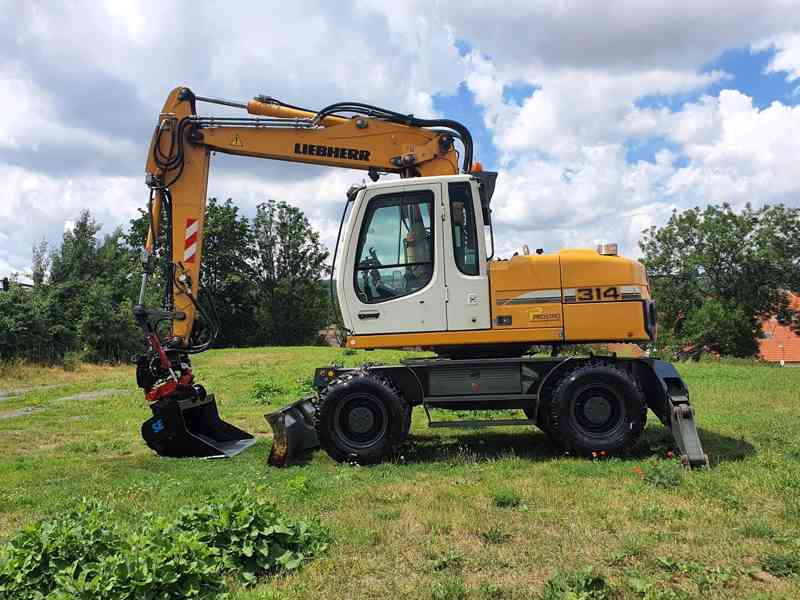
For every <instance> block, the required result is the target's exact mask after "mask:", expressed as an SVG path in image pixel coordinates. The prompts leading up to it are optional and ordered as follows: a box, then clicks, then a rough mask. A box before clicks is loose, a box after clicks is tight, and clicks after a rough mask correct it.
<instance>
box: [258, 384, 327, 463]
mask: <svg viewBox="0 0 800 600" xmlns="http://www.w3.org/2000/svg"><path fill="white" fill-rule="evenodd" d="M314 400H315V398H314V397H313V396H311V397H309V398H304V399H303V400H298V401H297V402H294V403H293V404H290V405H289V406H284V407H283V408H281V409H280V410H278V411H276V412H274V413H269V414H267V415H264V417H265V418H266V419H267V423H269V426H270V427H272V451H271V452H270V453H269V458H268V459H267V463H268V464H270V465H272V466H273V467H284V466H287V465H290V464H292V463H294V462H296V461H297V459H298V458H299V457H300V456H301V455H302V454H303V453H305V452H306V451H308V450H312V449H313V448H318V447H319V440H318V439H317V430H316V429H315V427H314V418H315V416H316V414H317V405H316V404H314Z"/></svg>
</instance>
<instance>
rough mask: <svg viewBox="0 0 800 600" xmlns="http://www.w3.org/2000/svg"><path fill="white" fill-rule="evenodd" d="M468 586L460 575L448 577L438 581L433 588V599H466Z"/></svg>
mask: <svg viewBox="0 0 800 600" xmlns="http://www.w3.org/2000/svg"><path fill="white" fill-rule="evenodd" d="M466 597H467V588H466V587H464V582H463V581H462V580H461V578H460V577H448V578H447V579H443V580H441V581H437V582H436V583H435V584H434V585H433V589H432V590H431V600H465V599H466Z"/></svg>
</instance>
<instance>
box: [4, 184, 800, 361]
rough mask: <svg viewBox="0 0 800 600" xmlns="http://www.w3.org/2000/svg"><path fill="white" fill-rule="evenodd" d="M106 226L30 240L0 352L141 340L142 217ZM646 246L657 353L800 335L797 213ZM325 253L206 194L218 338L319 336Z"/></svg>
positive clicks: (22, 353) (282, 206) (305, 238)
mask: <svg viewBox="0 0 800 600" xmlns="http://www.w3.org/2000/svg"><path fill="white" fill-rule="evenodd" d="M99 230H100V226H99V224H98V223H96V222H95V221H94V219H92V217H91V215H90V213H89V212H88V211H84V212H82V213H81V215H80V217H79V218H78V220H77V221H76V223H75V225H74V227H72V228H71V229H69V230H68V231H66V232H65V233H64V236H63V240H62V242H61V245H60V246H59V247H58V248H55V249H54V250H52V251H50V250H49V249H48V248H47V245H46V244H45V243H42V244H40V245H38V246H37V247H35V248H34V249H33V264H32V268H31V278H32V280H33V286H32V287H30V288H27V287H23V286H22V285H15V284H12V285H11V286H10V289H9V290H8V291H7V292H5V293H1V294H0V360H8V359H14V358H22V359H28V360H33V361H40V362H59V361H62V360H63V359H64V356H65V355H69V354H70V353H74V354H77V355H78V356H79V357H80V358H81V359H83V360H88V361H95V362H106V361H110V362H117V361H124V360H127V359H128V357H129V356H130V355H132V354H133V353H135V352H136V351H138V350H139V349H140V347H141V335H140V333H139V331H138V329H137V328H136V326H135V324H134V321H133V317H132V312H131V311H132V307H133V302H134V299H135V298H136V295H137V293H138V289H139V281H140V275H141V269H142V266H141V262H140V252H141V248H142V246H143V244H144V240H145V237H146V234H147V231H148V221H147V217H146V214H144V213H142V215H141V216H140V217H139V218H137V219H134V220H132V221H131V223H130V226H129V228H128V230H127V231H123V230H122V229H117V230H115V231H114V232H113V233H111V234H110V235H107V236H105V237H104V238H103V239H102V240H98V238H97V234H98V232H99ZM163 231H164V228H163V227H162V235H163ZM164 241H165V240H163V239H162V241H161V243H160V244H159V248H160V250H159V253H163V252H164V248H165V247H166V244H165V243H164ZM639 245H640V248H641V251H642V255H643V256H642V262H643V263H644V264H645V266H646V267H647V271H648V274H649V278H650V282H651V287H652V293H653V296H654V298H655V299H656V302H657V307H658V310H659V341H658V344H657V350H659V351H660V352H661V353H663V354H666V355H672V356H674V355H682V354H686V353H687V352H689V353H698V352H703V351H709V352H714V353H717V354H720V355H730V356H739V357H749V356H754V355H756V354H757V353H758V339H759V338H760V337H762V334H763V332H762V331H761V322H762V321H763V320H764V319H766V318H770V317H772V316H777V318H778V320H779V321H780V322H781V323H782V324H784V325H787V326H789V327H791V328H793V329H794V330H795V331H798V332H800V313H798V312H797V311H793V310H792V309H791V306H790V305H789V302H788V292H794V293H800V209H798V208H789V207H786V206H783V205H775V206H764V207H762V208H760V209H753V208H752V207H751V206H749V205H748V206H746V207H745V208H744V209H743V210H741V211H738V212H737V211H735V210H734V209H733V208H731V207H730V206H729V205H727V204H722V205H719V206H714V205H711V206H707V207H706V208H703V209H700V208H693V209H689V210H686V211H683V212H677V211H676V212H674V213H673V215H672V216H671V218H670V219H669V221H668V222H667V223H666V224H665V225H664V226H663V227H652V228H650V229H648V230H646V231H644V232H643V237H642V240H641V242H640V244H639ZM162 256H163V254H162ZM327 259H328V252H327V250H325V248H324V247H323V246H322V244H321V243H320V241H319V234H318V233H317V232H316V231H314V230H313V228H312V227H311V226H310V225H309V223H308V220H307V219H306V217H305V216H304V215H303V213H302V212H301V211H300V210H299V209H297V208H295V207H292V206H290V205H288V204H286V203H284V202H276V201H274V200H270V201H268V202H266V203H264V204H261V205H259V206H258V208H257V210H256V215H255V217H254V218H253V219H248V218H247V217H246V216H244V215H243V214H241V213H240V212H239V210H238V208H237V207H236V206H234V205H233V202H232V201H231V200H230V199H228V200H226V201H225V202H218V201H217V200H216V199H214V198H212V199H210V200H209V202H208V205H207V207H206V220H205V244H204V254H203V264H202V268H201V272H200V287H201V300H202V301H204V302H206V303H209V302H210V304H211V305H213V306H214V307H216V310H215V311H214V312H215V313H216V315H217V317H218V319H219V321H220V325H221V335H220V336H219V338H218V339H217V340H216V343H215V346H216V347H232V346H263V345H302V344H311V343H315V342H317V341H318V332H319V330H320V329H322V328H323V327H325V326H326V325H328V324H330V323H333V322H334V321H335V320H336V319H335V316H334V314H333V310H332V308H331V305H330V301H329V290H328V285H327V275H328V274H329V267H328V265H327V263H326V261H327ZM154 279H155V281H153V284H152V285H150V287H149V288H148V304H149V305H151V306H158V305H160V302H161V291H160V290H161V289H162V287H163V286H162V285H161V281H163V274H161V273H160V272H158V271H156V272H155V273H154Z"/></svg>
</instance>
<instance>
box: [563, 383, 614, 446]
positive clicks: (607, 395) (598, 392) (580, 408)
mask: <svg viewBox="0 0 800 600" xmlns="http://www.w3.org/2000/svg"><path fill="white" fill-rule="evenodd" d="M574 398H575V401H574V402H573V404H572V418H573V421H574V423H575V425H577V427H578V428H579V429H581V431H582V432H583V433H584V435H587V436H589V437H593V438H606V437H608V436H609V435H611V434H613V433H615V432H616V430H617V429H619V428H620V427H621V426H622V424H623V423H624V416H625V415H624V409H623V406H624V400H623V398H622V396H621V395H620V394H619V393H618V392H617V391H616V390H615V389H614V388H612V387H610V386H607V385H602V384H592V385H588V386H585V387H583V388H581V389H580V390H578V393H577V394H575V396H574Z"/></svg>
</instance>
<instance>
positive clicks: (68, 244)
mask: <svg viewBox="0 0 800 600" xmlns="http://www.w3.org/2000/svg"><path fill="white" fill-rule="evenodd" d="M99 231H100V225H99V224H98V223H97V222H96V221H95V220H94V219H93V218H92V216H91V214H90V213H89V211H83V212H81V214H80V216H79V218H78V220H77V221H76V222H75V225H74V227H72V228H71V229H69V230H67V231H65V232H64V237H63V239H62V243H61V246H60V248H58V249H57V250H56V251H55V252H54V253H53V254H52V256H51V259H50V260H51V268H50V276H49V280H48V285H47V292H48V294H49V303H48V306H49V310H51V311H52V315H51V316H50V318H49V327H50V331H51V334H52V336H53V337H54V338H55V339H56V340H57V341H58V347H59V348H60V349H61V352H62V353H63V352H68V351H77V352H80V353H81V354H82V355H83V356H84V357H85V358H86V359H87V360H92V361H97V362H104V361H112V362H117V361H122V360H126V359H127V358H128V357H129V356H130V355H131V354H132V353H133V352H135V350H136V349H137V348H138V347H139V345H140V339H141V335H140V333H139V331H138V330H137V329H136V327H135V325H134V322H133V314H132V311H131V307H132V304H131V298H132V297H133V294H134V293H135V285H136V283H137V282H135V281H134V280H133V279H132V277H131V269H130V267H131V264H132V261H133V258H132V255H131V251H130V248H129V247H128V245H127V243H126V239H125V236H124V235H123V232H122V230H121V229H117V230H116V231H114V232H113V233H112V234H111V235H108V236H105V238H104V239H103V241H102V242H98V240H97V234H98V232H99ZM34 258H35V257H34Z"/></svg>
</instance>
